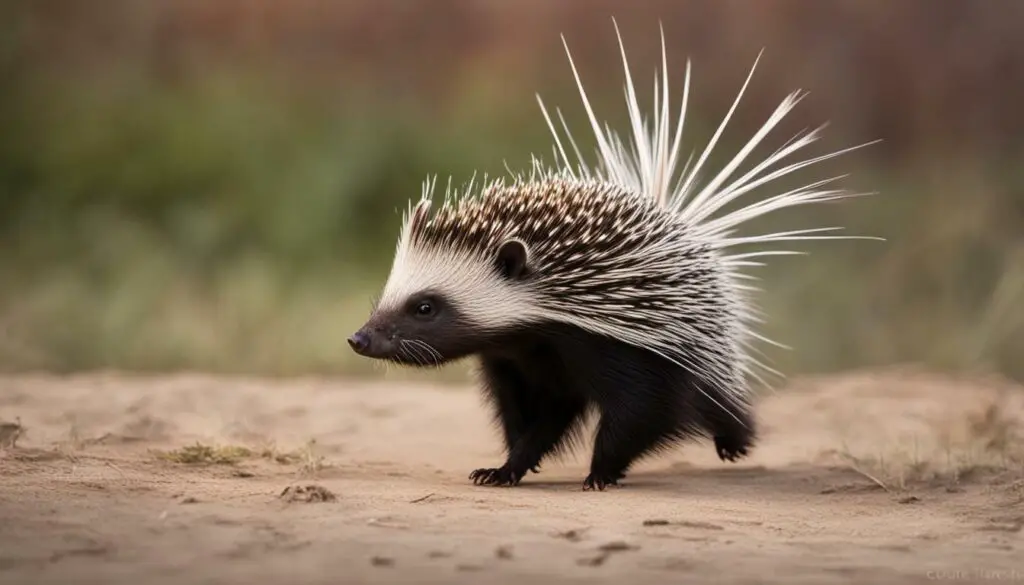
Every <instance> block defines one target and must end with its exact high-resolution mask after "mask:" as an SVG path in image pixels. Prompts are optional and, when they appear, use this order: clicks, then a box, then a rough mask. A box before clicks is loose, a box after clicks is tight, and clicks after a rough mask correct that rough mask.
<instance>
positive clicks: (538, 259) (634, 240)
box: [348, 25, 856, 490]
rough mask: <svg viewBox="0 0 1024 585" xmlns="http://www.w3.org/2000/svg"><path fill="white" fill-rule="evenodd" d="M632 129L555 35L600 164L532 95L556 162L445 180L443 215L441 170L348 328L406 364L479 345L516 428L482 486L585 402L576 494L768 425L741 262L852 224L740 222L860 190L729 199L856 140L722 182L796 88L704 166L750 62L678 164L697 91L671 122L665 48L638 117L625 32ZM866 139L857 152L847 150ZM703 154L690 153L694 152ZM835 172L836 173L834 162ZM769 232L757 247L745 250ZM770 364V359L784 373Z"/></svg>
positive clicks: (782, 152)
mask: <svg viewBox="0 0 1024 585" xmlns="http://www.w3.org/2000/svg"><path fill="white" fill-rule="evenodd" d="M615 30H616V34H617V36H618V41H619V49H620V52H621V57H622V61H623V68H624V70H625V91H626V102H627V107H628V111H629V117H630V121H631V130H632V143H631V144H630V145H629V148H627V145H626V144H625V143H624V142H623V141H622V140H621V139H620V138H619V137H618V136H617V135H616V134H615V133H614V132H613V131H612V130H611V129H610V128H607V129H605V130H602V127H601V126H602V125H601V124H600V123H599V122H598V120H597V118H596V117H595V115H594V112H593V109H592V108H591V105H590V102H589V100H588V98H587V94H586V92H585V91H584V89H583V83H582V81H581V80H580V76H579V73H578V71H577V69H576V66H575V63H574V62H573V60H572V55H571V53H570V51H569V47H568V44H567V43H566V41H565V38H564V36H563V38H562V43H563V46H564V47H565V51H566V54H567V56H568V60H569V65H570V67H571V69H572V72H573V75H574V77H575V80H576V84H577V88H578V90H579V92H580V97H581V99H582V102H583V106H584V108H585V110H586V113H587V115H588V117H589V121H590V123H591V126H592V130H593V131H594V134H595V137H596V141H597V150H598V155H599V161H598V164H597V165H594V166H588V165H587V164H586V162H585V160H584V158H583V157H582V156H581V155H580V151H579V148H578V147H577V144H576V141H575V140H574V139H573V136H572V134H571V132H570V131H569V128H568V125H567V124H566V122H565V119H564V117H563V116H562V114H561V112H560V111H558V118H559V120H560V122H561V126H562V130H563V132H564V134H565V136H564V138H565V139H566V142H567V143H568V144H569V145H570V146H571V148H572V150H573V151H574V154H575V157H576V162H573V161H572V160H571V159H570V157H569V156H568V154H567V152H566V149H565V144H564V143H563V137H562V136H560V132H559V131H558V130H557V129H556V127H555V125H554V123H553V122H552V117H551V116H550V114H549V112H548V110H547V108H546V107H545V105H544V102H543V100H541V98H540V96H537V101H538V104H539V105H540V108H541V112H542V113H543V115H544V119H545V121H546V123H547V126H548V128H549V130H550V131H551V134H552V136H553V137H554V151H555V156H556V159H557V161H558V162H557V164H556V165H555V166H553V167H548V166H545V165H544V164H543V163H542V162H541V161H540V160H539V159H538V158H537V157H534V158H533V166H532V169H531V170H530V171H529V172H528V173H526V174H515V173H511V175H512V176H511V178H509V179H504V178H498V179H494V180H489V181H488V180H486V178H485V180H484V181H483V183H482V185H474V182H475V181H471V182H470V184H469V185H468V186H467V187H466V188H465V189H463V190H462V191H461V192H459V191H453V190H452V189H451V185H450V182H449V188H448V190H447V191H446V194H445V199H444V202H443V205H441V206H440V208H439V209H437V210H436V211H435V212H434V213H431V200H432V198H433V194H434V185H435V182H436V178H435V180H430V179H428V180H427V181H426V182H425V183H424V186H423V192H422V196H421V198H420V200H419V202H418V203H417V204H415V205H414V206H413V205H410V208H409V210H408V211H407V213H406V214H405V216H404V218H403V227H402V230H401V235H400V236H399V241H398V245H397V249H396V252H395V256H394V259H393V263H392V267H391V272H390V275H389V277H388V279H387V282H386V284H385V286H384V289H383V292H382V293H381V296H380V298H379V299H378V301H377V302H376V304H375V306H374V308H373V310H372V312H371V315H370V317H369V319H368V321H367V322H366V324H365V325H364V326H363V327H362V328H360V330H359V331H358V332H356V333H355V334H353V335H352V337H350V338H349V340H348V341H349V344H350V345H351V347H352V348H353V350H354V351H355V352H357V353H358V354H360V355H363V356H366V357H370V358H375V359H381V360H387V361H390V362H397V363H399V364H403V365H411V366H434V367H437V366H441V365H443V364H447V363H449V362H452V361H455V360H459V359H462V358H466V357H470V356H473V357H476V358H477V359H478V361H479V373H480V377H481V381H482V386H483V388H484V390H485V396H486V397H487V398H488V399H489V402H490V403H491V405H492V406H493V408H494V412H495V418H496V420H497V422H498V423H500V426H501V428H502V430H503V431H504V443H505V447H506V450H507V459H506V461H505V462H504V464H503V465H501V466H500V467H496V468H482V469H477V470H475V471H473V472H472V473H471V474H470V479H471V480H473V482H474V483H476V484H485V485H503V486H512V485H516V484H518V483H519V482H520V480H521V479H522V478H523V476H525V475H526V473H527V472H528V471H531V470H532V471H534V472H537V471H539V465H540V463H541V461H542V459H544V458H545V457H548V456H551V455H555V454H558V453H560V452H561V451H563V450H564V449H566V448H568V447H571V446H573V445H574V444H576V442H577V440H578V439H580V438H581V437H580V431H581V430H582V428H583V422H584V420H585V419H586V418H587V415H588V414H590V413H591V412H593V411H596V412H597V413H598V414H599V416H600V419H599V422H598V426H597V431H596V435H595V437H594V444H593V452H592V458H591V462H590V473H589V475H588V476H587V477H586V479H585V480H584V482H583V487H584V489H594V488H596V489H601V490H603V489H604V488H605V487H606V486H607V485H614V484H617V483H618V481H619V480H621V479H623V478H624V477H625V474H626V472H627V470H628V469H629V468H630V466H631V465H632V464H633V463H635V462H636V461H637V460H638V459H640V458H641V457H644V456H647V455H650V454H653V453H656V452H658V451H660V450H662V449H665V448H668V447H670V446H672V445H673V444H675V443H677V442H680V441H682V440H685V439H691V438H694V439H701V438H704V439H707V438H709V437H710V438H711V439H712V440H713V442H714V446H715V449H716V452H717V454H718V456H719V457H720V458H721V459H722V460H723V461H725V460H729V461H736V460H737V459H739V458H742V457H744V456H746V455H747V454H748V451H749V450H751V449H752V447H753V445H754V443H755V440H756V437H757V432H756V426H755V421H754V416H753V413H752V403H753V401H752V399H751V395H752V392H751V383H752V382H753V381H755V380H760V381H763V379H762V378H761V376H760V375H759V373H758V370H761V369H763V370H766V371H772V372H774V370H771V368H769V367H768V366H766V365H765V364H763V363H761V362H760V361H759V360H757V359H755V358H754V357H753V354H754V351H756V350H755V348H754V347H753V343H754V342H756V341H767V342H771V343H774V342H772V341H771V340H769V339H767V338H766V337H764V336H763V335H761V334H759V333H758V332H757V330H756V329H757V328H756V325H757V324H758V322H759V313H758V311H757V309H756V308H755V304H754V302H753V299H752V298H751V294H750V293H751V292H752V291H756V290H757V289H756V288H755V287H753V286H752V285H750V284H749V283H747V282H746V280H747V279H749V278H750V277H749V275H747V274H746V273H745V272H744V270H745V269H746V268H748V267H750V266H757V265H760V261H759V258H761V257H764V256H770V255H778V254H787V253H793V252H790V251H789V250H786V249H779V248H777V247H772V246H771V245H770V244H778V243H781V242H784V241H794V240H808V239H827V238H847V237H852V236H842V235H822V232H827V231H831V230H834V229H839V228H811V229H802V230H795V231H788V232H779V233H770V234H764V235H755V236H746V237H742V236H738V235H735V234H734V232H735V230H736V229H737V228H738V227H740V226H741V225H742V224H745V223H746V222H748V221H749V220H751V219H753V218H755V217H760V216H763V215H764V214H766V213H769V212H772V211H775V210H779V209H782V208H789V207H793V206H797V205H804V204H810V203H818V202H824V201H829V200H834V199H839V198H842V197H847V196H850V195H851V194H850V193H847V192H845V191H842V190H837V189H826V188H825V186H826V185H828V184H829V183H831V182H833V181H834V180H835V178H833V179H824V180H819V181H816V182H813V183H811V184H809V185H806V186H804V187H801V188H798V189H794V190H791V191H788V192H785V193H781V194H777V195H774V196H772V197H769V198H766V199H763V200H761V201H758V202H756V203H753V204H750V205H747V206H745V207H742V208H740V209H738V210H734V211H731V212H728V213H720V212H721V211H722V209H723V208H724V207H725V206H726V205H728V204H730V203H732V202H734V201H736V200H737V199H738V198H739V197H741V196H743V195H744V194H746V193H748V192H750V191H752V190H754V189H755V188H757V187H760V186H762V185H764V184H765V183H768V182H770V181H773V180H775V179H778V178H780V177H783V176H786V175H789V174H790V173H792V172H794V171H797V170H799V169H802V168H804V167H807V166H809V165H812V164H814V163H817V162H820V161H824V160H826V159H830V158H833V157H835V156H839V155H840V154H843V153H844V152H847V151H849V150H852V149H845V150H840V151H835V152H830V153H828V154H824V155H821V156H818V157H815V158H810V159H806V160H801V161H799V162H790V163H788V164H786V165H785V166H776V165H778V163H780V162H781V161H783V160H784V159H787V158H788V157H789V156H790V155H792V154H793V153H795V152H796V151H798V150H801V149H803V148H804V147H806V146H807V145H809V144H811V143H812V142H814V141H815V140H817V138H818V133H819V131H820V130H821V128H818V129H815V130H814V131H811V132H805V133H801V134H798V135H797V136H796V137H794V138H793V140H791V141H790V142H789V143H787V144H786V145H785V146H784V147H782V148H781V149H779V150H777V151H775V152H774V153H773V154H772V155H770V156H768V157H767V158H766V159H764V160H763V161H761V162H759V163H757V164H756V165H754V167H753V168H752V169H751V170H749V171H747V172H746V173H744V174H743V175H742V176H740V177H738V178H736V179H733V180H732V181H731V182H728V183H727V181H729V179H730V177H731V176H732V175H733V174H734V173H735V172H736V170H737V168H738V167H739V165H740V164H741V163H742V162H743V161H744V160H745V159H746V157H747V156H748V155H749V154H750V152H751V151H752V150H753V149H754V148H755V147H756V146H757V145H758V144H759V143H760V142H761V141H762V139H763V138H764V137H765V135H766V134H768V133H769V131H771V130H772V128H773V127H775V126H776V125H777V124H778V123H779V122H780V121H781V120H782V119H783V117H784V116H785V115H786V114H787V113H788V112H789V111H790V110H791V109H792V108H793V107H794V106H796V104H797V103H798V102H799V101H800V100H801V99H802V97H803V96H802V94H801V93H800V92H794V93H791V94H790V95H788V96H787V97H786V98H785V99H784V100H783V101H782V102H781V104H780V105H779V106H778V107H777V108H776V110H775V111H774V113H773V114H772V115H771V117H770V118H769V119H768V120H767V122H766V123H765V124H764V125H763V126H762V127H761V128H760V129H759V130H758V131H757V132H756V133H755V135H754V137H753V138H751V139H750V140H749V142H747V144H746V145H745V146H744V147H743V148H742V149H741V150H740V151H739V153H738V154H736V155H735V156H734V158H733V159H732V160H731V161H730V162H728V163H727V164H726V165H725V167H724V168H722V169H721V170H720V171H719V172H718V173H717V174H716V175H714V176H713V177H712V178H711V180H710V181H709V182H708V183H707V184H705V185H704V186H703V187H701V188H700V189H699V190H698V189H697V187H696V180H697V177H698V173H700V172H701V171H702V170H703V165H704V163H705V161H706V160H707V158H708V155H709V154H710V153H711V151H712V149H713V147H714V146H715V143H716V142H717V141H718V139H719V137H720V135H721V134H722V132H723V130H724V129H725V127H726V125H727V123H728V121H729V119H730V117H731V116H732V114H733V112H734V111H735V109H736V107H737V105H738V104H739V102H740V99H741V98H742V96H743V93H744V91H745V90H746V88H747V85H748V84H749V82H750V79H751V77H752V76H753V73H754V69H756V67H757V61H758V60H760V55H758V59H757V60H755V62H754V66H753V67H752V68H751V70H750V73H749V74H748V76H747V78H746V81H745V82H744V83H743V86H742V87H741V89H740V91H739V94H738V95H737V97H736V99H735V101H734V102H733V104H732V107H731V108H730V109H729V111H728V113H727V114H726V116H725V117H724V119H723V120H722V122H721V124H720V125H719V127H718V130H717V131H716V133H715V134H714V136H713V137H712V138H711V139H710V141H709V142H708V144H707V146H706V147H705V149H704V150H703V152H702V154H701V155H700V157H699V158H698V160H697V161H696V163H694V164H693V165H692V166H691V165H690V161H688V162H687V165H686V167H685V168H684V169H683V170H682V171H681V172H680V173H678V174H677V167H678V163H679V150H680V139H681V135H682V130H683V125H684V119H685V117H686V104H687V100H688V96H689V86H690V73H691V65H690V62H689V61H688V62H687V67H686V77H685V81H684V89H683V96H682V104H681V107H680V113H679V119H678V121H677V122H676V127H675V130H674V135H673V136H672V137H671V140H670V132H671V125H670V120H671V115H670V99H669V90H668V62H667V57H666V54H665V39H664V32H663V31H662V38H661V40H662V44H661V58H662V71H661V75H660V83H659V79H658V77H657V76H656V77H655V84H654V95H655V98H654V112H655V117H654V120H653V128H652V129H649V126H648V122H647V121H646V120H645V119H644V118H643V117H642V114H641V111H640V107H639V105H638V102H637V97H636V93H635V90H634V87H633V82H632V78H631V76H630V69H629V64H628V61H627V59H626V52H625V47H624V46H623V43H622V37H621V34H620V33H619V30H618V26H617V25H616V27H615ZM855 148H856V147H855ZM691 160H692V157H691ZM836 178H838V177H836ZM747 244H761V245H767V246H764V249H761V250H759V251H753V252H739V251H735V248H737V247H739V246H742V245H747ZM775 373H776V374H777V372H775Z"/></svg>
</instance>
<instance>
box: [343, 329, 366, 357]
mask: <svg viewBox="0 0 1024 585" xmlns="http://www.w3.org/2000/svg"><path fill="white" fill-rule="evenodd" d="M348 344H349V345H350V346H352V349H353V350H355V352H356V353H363V352H364V351H366V349H367V348H368V347H370V337H369V336H368V335H366V334H365V333H363V332H362V331H357V332H355V333H353V334H352V337H349V338H348Z"/></svg>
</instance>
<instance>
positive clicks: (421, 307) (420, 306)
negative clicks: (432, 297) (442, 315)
mask: <svg viewBox="0 0 1024 585" xmlns="http://www.w3.org/2000/svg"><path fill="white" fill-rule="evenodd" d="M415 311H416V316H417V317H429V316H431V315H433V314H434V305H433V303H431V302H430V301H426V300H424V301H420V302H419V303H416V309H415Z"/></svg>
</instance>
